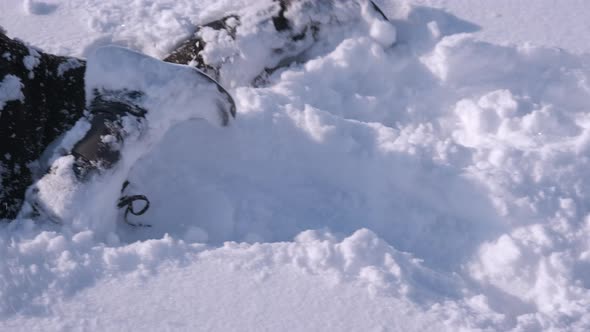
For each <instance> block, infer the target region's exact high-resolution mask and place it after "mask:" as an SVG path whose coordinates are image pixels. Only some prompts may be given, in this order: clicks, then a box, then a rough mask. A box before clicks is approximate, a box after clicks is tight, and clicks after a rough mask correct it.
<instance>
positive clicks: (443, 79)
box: [0, 1, 590, 331]
mask: <svg viewBox="0 0 590 332" xmlns="http://www.w3.org/2000/svg"><path fill="white" fill-rule="evenodd" d="M88 4H89V5H90V6H91V7H92V6H94V7H93V8H97V7H100V6H104V7H105V8H106V7H109V8H111V9H113V11H110V12H109V11H102V12H101V11H98V12H96V13H95V14H94V15H95V17H94V18H95V20H96V21H99V20H103V21H105V22H110V23H113V25H112V26H110V27H109V26H108V24H107V25H105V27H106V28H107V29H106V30H105V34H107V35H108V36H109V38H112V37H113V36H121V35H122V34H123V32H125V33H128V34H129V35H132V34H136V35H139V32H141V31H144V32H146V35H147V34H149V32H150V31H153V30H151V29H152V28H151V27H146V26H144V25H143V24H144V23H141V24H140V23H138V22H143V21H141V18H140V16H141V15H137V14H134V13H133V12H127V11H122V10H121V8H123V7H125V6H138V10H139V11H138V12H143V13H146V12H149V13H157V15H156V16H155V17H149V18H148V19H146V20H147V21H146V22H148V23H149V22H152V20H165V19H169V20H171V22H174V21H176V20H180V19H182V18H186V17H189V16H194V17H197V16H198V17H201V18H203V17H211V16H215V15H217V17H219V16H223V15H225V14H227V13H231V12H235V11H238V10H240V9H239V8H242V7H239V5H240V3H238V2H233V1H216V2H215V3H208V2H206V1H203V2H196V4H195V3H193V4H188V3H185V2H183V1H177V2H174V3H172V2H171V3H168V2H167V1H159V2H154V3H152V4H142V3H140V2H134V3H133V4H123V3H115V2H114V1H112V2H109V1H102V2H100V3H99V2H96V3H94V2H88ZM388 4H389V5H390V7H392V10H391V11H389V12H388V13H389V14H390V16H391V18H392V22H393V26H395V29H393V28H391V26H389V25H387V26H381V25H382V24H385V23H384V22H383V21H382V20H380V19H378V17H374V18H373V19H369V20H367V19H366V18H365V16H363V15H365V14H366V13H367V12H366V11H363V10H364V9H363V8H365V9H366V7H362V6H360V7H358V9H359V13H360V15H359V16H357V18H356V19H353V18H351V17H349V18H351V20H348V21H346V22H348V25H343V26H338V25H334V29H331V30H327V31H330V32H331V33H333V35H332V36H331V37H326V36H324V37H323V38H324V39H325V40H326V42H325V43H321V44H317V45H315V46H313V47H312V48H311V49H310V51H309V53H308V54H307V55H306V57H305V61H303V63H300V64H294V65H291V66H289V67H287V68H283V69H280V70H277V71H275V72H274V73H273V74H272V75H270V76H269V77H268V83H267V84H265V85H263V86H260V87H252V86H250V85H249V84H248V81H249V80H250V78H251V77H252V75H253V73H254V71H252V72H249V71H244V72H237V71H229V70H228V71H227V72H225V73H224V76H223V75H222V76H223V79H224V80H225V81H226V82H233V83H232V86H233V88H232V91H231V93H232V95H233V96H234V98H235V101H236V103H237V104H238V105H237V106H238V112H239V114H238V117H237V118H238V120H237V121H235V122H234V123H233V124H232V126H231V127H229V128H228V129H227V130H226V129H220V128H216V127H214V126H211V125H210V124H209V123H207V122H205V121H198V120H196V121H184V122H182V123H181V124H179V125H178V126H175V127H174V128H172V129H171V130H169V131H167V132H166V134H165V135H164V136H163V137H162V138H161V140H156V141H157V142H154V145H153V146H152V147H150V149H149V153H147V154H146V155H144V156H143V157H141V158H140V159H138V160H137V162H134V163H131V164H129V165H127V166H128V167H130V168H131V169H130V172H129V180H130V181H131V183H132V187H131V191H132V192H138V193H143V194H146V195H147V196H148V197H149V198H150V200H151V201H152V208H151V209H150V210H149V211H148V212H147V213H146V214H145V215H144V216H141V217H140V218H138V219H132V221H134V220H136V221H141V222H145V223H149V224H151V225H152V227H151V228H142V229H135V228H131V227H129V226H127V225H125V224H123V223H117V224H109V225H110V226H109V227H110V228H108V229H107V228H105V227H104V225H106V224H101V223H99V222H97V223H84V221H82V223H81V224H80V225H81V227H78V228H70V227H63V226H55V225H50V224H44V225H34V224H32V223H31V222H30V221H29V220H15V221H14V222H13V223H11V224H10V225H7V226H4V228H3V229H1V230H0V239H1V240H2V244H1V245H0V252H1V253H2V256H3V257H5V259H4V260H3V261H2V262H0V271H1V272H0V293H1V294H2V297H1V300H0V301H1V302H0V309H1V311H2V314H3V318H4V319H5V320H4V322H3V324H5V326H6V327H7V328H11V329H15V330H19V329H20V330H26V329H30V328H31V327H34V326H39V324H44V325H43V326H47V327H48V329H53V330H60V329H75V328H80V327H82V328H87V329H90V330H96V329H104V328H107V329H137V328H145V329H148V330H162V329H180V330H194V329H205V330H244V329H246V330H261V329H268V330H277V329H285V327H286V326H287V327H288V328H289V329H295V330H310V329H312V330H313V329H318V327H319V326H330V327H331V328H333V329H334V330H387V329H394V330H396V329H397V330H437V331H438V330H449V331H456V330H502V331H504V330H517V331H537V330H576V331H583V330H588V329H589V328H590V311H589V309H588V308H590V291H589V290H590V284H589V282H588V280H590V244H589V243H588V240H587V239H588V238H589V236H590V205H589V203H588V199H589V198H590V180H589V179H590V176H589V175H590V174H588V172H589V171H588V169H589V167H588V166H589V165H588V163H589V161H590V159H589V157H588V156H589V154H588V151H589V146H590V115H589V114H590V113H589V111H590V86H589V84H588V82H589V80H590V60H589V59H588V57H587V56H583V55H573V54H570V53H568V52H566V51H563V50H559V49H548V48H540V47H532V46H526V45H525V46H506V45H504V46H502V45H497V44H492V43H488V42H483V41H481V40H478V39H476V38H474V37H473V36H472V35H469V34H466V33H468V32H473V31H474V30H475V29H476V27H474V25H473V24H470V23H468V22H464V21H461V20H460V19H458V18H456V17H453V16H451V15H450V14H448V13H445V12H443V11H440V10H436V9H433V8H426V7H411V6H401V5H399V4H398V3H396V2H390V3H388ZM165 5H166V6H168V7H166V8H164V7H162V6H165ZM183 6H184V7H183ZM252 6H253V7H245V8H246V9H241V10H243V11H248V8H249V9H252V12H251V14H252V15H258V14H260V12H259V9H260V8H271V7H267V6H268V2H265V1H260V2H256V5H252ZM203 8H207V9H206V10H204V9H203ZM272 8H274V9H273V10H276V8H275V7H272ZM384 8H385V7H384ZM114 9H117V10H114ZM156 9H158V10H156ZM181 9H182V10H181ZM141 10H143V11H141ZM123 13H124V15H123ZM220 13H223V15H221V14H220ZM338 13H340V14H343V15H344V13H348V12H347V11H342V12H337V13H335V15H338ZM119 14H121V15H123V16H120V15H119ZM89 15H92V14H89ZM134 15H137V17H136V16H134ZM207 15H210V16H207ZM252 17H255V16H252ZM303 18H305V19H307V18H308V17H306V16H303ZM303 18H302V20H303ZM303 21H304V20H303ZM114 22H117V24H123V23H121V22H125V24H128V23H133V24H134V25H132V26H131V27H130V26H126V27H122V26H119V25H117V26H116V27H115V25H114ZM146 24H147V23H146ZM240 24H241V25H240V27H242V29H243V30H242V32H240V33H243V35H242V37H244V40H245V41H247V43H245V44H243V45H242V44H236V43H234V42H232V41H230V40H228V43H227V44H226V43H218V44H215V45H217V47H211V48H210V49H208V50H207V52H210V53H209V54H210V55H211V56H213V54H230V53H231V54H234V53H235V51H236V50H239V51H241V52H242V53H241V54H244V55H245V54H247V55H248V57H249V59H250V58H252V57H255V54H259V55H260V57H261V58H256V60H255V61H254V63H253V66H258V67H260V66H261V65H267V64H272V63H274V62H273V61H275V60H276V59H274V58H272V57H267V55H265V54H266V53H257V52H265V51H266V49H264V48H261V50H258V49H255V48H253V46H255V45H269V43H272V42H273V40H271V39H269V38H270V37H269V34H270V32H269V31H266V30H262V31H258V33H259V34H260V37H259V38H260V40H257V39H256V33H254V32H255V25H248V22H245V21H242V22H240ZM167 27H169V28H170V29H171V31H172V30H174V29H176V31H178V32H179V33H182V31H185V30H184V29H185V28H184V27H177V28H174V24H170V25H169V26H167ZM346 27H350V31H346ZM109 29H111V30H109ZM248 29H252V30H248ZM217 37H220V36H217ZM267 37H268V38H267ZM146 38H147V37H146ZM154 38H155V37H154ZM262 39H264V40H262ZM147 40H148V39H135V40H134V43H137V48H139V49H141V50H143V51H150V50H151V51H153V47H154V46H153V45H154V44H150V43H144V42H145V41H147ZM393 40H395V41H396V42H395V44H394V46H393V47H392V46H390V43H391V41H393ZM275 41H276V40H275ZM158 45H159V46H158V47H160V46H161V45H163V44H158ZM211 45H214V44H213V43H211ZM78 51H79V50H78ZM224 52H229V53H224ZM245 59H246V58H245V57H244V58H240V57H239V56H236V57H235V58H234V60H233V61H245ZM228 68H232V67H228ZM250 69H252V68H248V70H250ZM121 80H122V81H121V84H123V83H125V82H123V80H124V78H121ZM128 83H129V82H126V84H128ZM138 84H139V83H138ZM154 93H155V91H154ZM156 114H158V113H156ZM158 121H159V120H158ZM150 125H151V122H150ZM163 132H164V131H161V133H163ZM146 150H148V149H146ZM137 157H138V158H139V156H137ZM113 188H114V187H113ZM88 202H90V201H87V205H86V206H87V207H89V208H92V207H93V206H94V208H96V206H97V205H92V204H90V203H88ZM97 221H98V220H97ZM107 224H108V223H107ZM280 241H283V242H280ZM202 243H205V244H202ZM168 309H170V310H168ZM138 313H140V314H139V316H137V315H138ZM54 316H59V317H62V318H60V320H59V321H57V320H55V319H54V318H53V317H54ZM136 317H137V318H136Z"/></svg>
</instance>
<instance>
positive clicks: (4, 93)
mask: <svg viewBox="0 0 590 332" xmlns="http://www.w3.org/2000/svg"><path fill="white" fill-rule="evenodd" d="M22 87H23V85H22V83H21V81H20V79H19V78H18V77H16V76H14V75H10V74H8V75H6V76H4V77H3V78H2V81H0V111H2V109H4V106H6V102H8V101H12V100H19V101H21V102H23V101H24V100H25V96H24V95H23V93H22V91H21V89H22Z"/></svg>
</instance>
